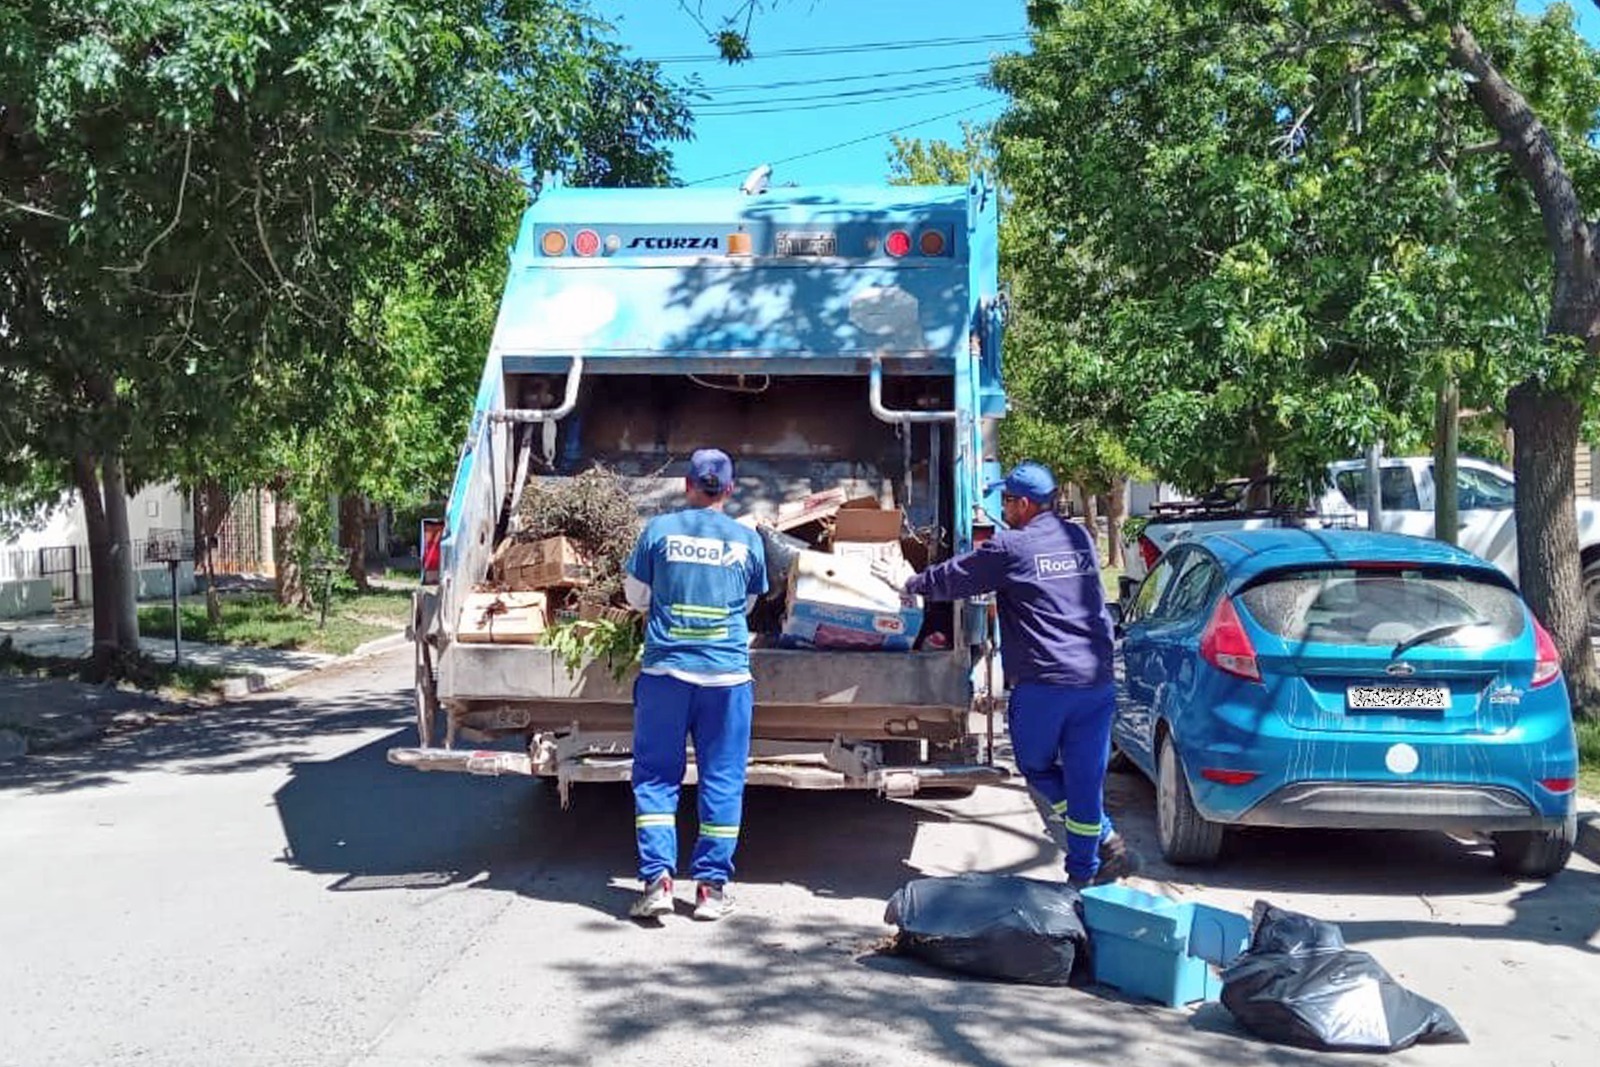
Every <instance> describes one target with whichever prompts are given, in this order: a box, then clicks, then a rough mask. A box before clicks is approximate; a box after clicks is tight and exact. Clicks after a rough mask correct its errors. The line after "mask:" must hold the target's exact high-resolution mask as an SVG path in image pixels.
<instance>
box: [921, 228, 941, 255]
mask: <svg viewBox="0 0 1600 1067" xmlns="http://www.w3.org/2000/svg"><path fill="white" fill-rule="evenodd" d="M945 248H946V245H945V239H944V234H942V233H940V232H939V231H938V230H923V231H922V232H921V233H919V234H917V251H919V252H921V253H922V254H923V255H925V256H942V255H944V254H945Z"/></svg>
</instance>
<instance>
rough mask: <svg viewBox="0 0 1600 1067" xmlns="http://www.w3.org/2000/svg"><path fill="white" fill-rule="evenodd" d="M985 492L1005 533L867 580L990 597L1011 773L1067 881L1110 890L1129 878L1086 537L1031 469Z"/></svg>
mask: <svg viewBox="0 0 1600 1067" xmlns="http://www.w3.org/2000/svg"><path fill="white" fill-rule="evenodd" d="M989 488H990V490H991V491H992V490H993V489H995V488H999V489H1000V491H1001V496H1000V500H1001V508H1002V510H1001V515H1002V517H1003V518H1004V519H1005V523H1006V526H1007V527H1009V528H1008V529H1005V530H1001V531H999V532H997V533H996V534H995V535H994V537H992V538H991V539H990V540H988V541H986V542H984V544H983V545H982V546H980V547H979V548H978V549H977V550H975V551H973V552H968V553H966V554H965V555H962V556H957V557H956V558H954V559H951V560H948V561H946V562H944V563H939V564H936V565H934V566H932V567H929V568H928V569H927V570H925V571H923V572H922V573H921V574H917V575H912V576H910V577H909V578H904V579H903V580H902V581H896V580H895V576H894V575H892V574H890V573H888V568H885V567H879V568H877V571H878V573H879V576H880V577H883V578H885V579H886V580H889V581H891V584H896V585H902V586H903V588H904V590H905V591H906V592H907V593H915V594H918V595H921V596H924V597H926V598H928V599H929V600H956V599H958V598H962V597H970V596H976V595H978V594H980V593H994V594H996V601H997V602H998V607H999V614H1000V661H1001V665H1002V666H1003V668H1004V670H1005V678H1006V686H1007V688H1008V689H1009V690H1010V694H1011V697H1010V703H1009V705H1008V707H1007V711H1006V722H1007V727H1008V729H1009V730H1010V733H1011V746H1012V751H1013V753H1014V755H1015V758H1016V761H1017V769H1018V770H1019V771H1021V772H1022V775H1023V777H1024V778H1026V779H1027V782H1028V785H1030V786H1031V787H1032V788H1033V789H1034V790H1035V791H1036V792H1037V793H1038V794H1039V795H1040V797H1042V798H1043V801H1044V804H1045V805H1046V806H1047V810H1048V812H1049V814H1048V815H1047V816H1046V820H1047V823H1046V827H1047V829H1050V830H1051V831H1052V836H1058V833H1057V832H1058V830H1059V829H1061V828H1063V827H1064V830H1065V834H1064V837H1065V843H1066V853H1067V875H1068V879H1069V880H1070V881H1071V882H1072V883H1073V884H1075V885H1090V884H1094V883H1098V882H1106V881H1112V880H1114V879H1116V878H1120V877H1122V876H1123V875H1125V874H1129V873H1131V871H1132V867H1133V857H1132V856H1131V854H1130V853H1129V852H1128V849H1127V847H1126V845H1125V844H1124V843H1123V841H1122V838H1121V837H1120V835H1117V834H1116V833H1115V832H1114V831H1113V829H1112V826H1111V818H1110V816H1109V815H1107V814H1106V811H1105V796H1104V790H1105V777H1106V758H1107V756H1108V755H1109V753H1110V743H1111V719H1112V716H1113V714H1114V713H1115V711H1116V695H1115V690H1114V688H1113V684H1112V673H1111V671H1112V664H1111V657H1112V633H1111V619H1110V617H1109V615H1108V614H1107V612H1106V601H1105V590H1104V587H1103V586H1102V585H1101V584H1100V565H1099V557H1098V553H1097V551H1096V548H1095V540H1094V535H1093V534H1092V533H1091V532H1090V531H1089V530H1087V529H1086V528H1084V527H1083V526H1081V525H1079V524H1078V523H1075V522H1069V521H1068V520H1067V519H1066V518H1064V517H1063V516H1061V515H1060V514H1058V513H1057V511H1056V483H1055V478H1054V477H1052V476H1051V474H1050V471H1049V470H1048V469H1047V468H1045V467H1043V466H1041V465H1040V464H1037V463H1021V464H1018V465H1017V466H1016V467H1015V468H1014V469H1013V470H1012V471H1011V473H1010V474H1009V475H1007V476H1006V479H1005V481H1004V482H1002V483H1000V484H999V485H998V486H990V487H989ZM1052 824H1053V825H1052ZM1058 839H1059V838H1058Z"/></svg>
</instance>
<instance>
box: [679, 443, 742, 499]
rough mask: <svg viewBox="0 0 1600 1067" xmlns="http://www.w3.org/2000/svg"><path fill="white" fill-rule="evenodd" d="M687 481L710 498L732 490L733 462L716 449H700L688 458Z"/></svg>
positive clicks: (724, 453)
mask: <svg viewBox="0 0 1600 1067" xmlns="http://www.w3.org/2000/svg"><path fill="white" fill-rule="evenodd" d="M689 481H691V482H693V483H694V485H695V488H697V489H700V490H701V491H703V492H707V493H710V494H711V495H712V496H721V495H722V494H723V493H726V492H727V491H728V490H729V489H732V488H733V460H731V459H729V458H728V454H727V453H726V452H723V451H722V450H720V449H716V448H702V449H699V450H697V451H696V452H695V454H694V455H692V456H690V457H689Z"/></svg>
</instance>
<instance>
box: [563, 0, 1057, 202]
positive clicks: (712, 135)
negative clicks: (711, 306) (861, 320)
mask: <svg viewBox="0 0 1600 1067" xmlns="http://www.w3.org/2000/svg"><path fill="white" fill-rule="evenodd" d="M687 6H688V7H689V8H691V9H698V8H699V7H701V6H703V8H704V12H705V16H706V22H707V24H708V25H710V26H711V27H712V28H713V29H715V28H716V27H717V25H718V22H719V19H718V16H720V15H721V14H723V13H726V12H731V11H733V10H734V9H735V8H737V7H738V3H737V2H736V0H704V4H703V5H700V4H699V3H698V2H697V0H688V5H687ZM593 7H594V9H595V10H596V12H597V13H598V14H600V15H601V16H602V17H604V18H605V19H606V20H607V21H609V22H611V23H613V24H614V25H615V26H616V28H617V32H618V36H619V38H620V39H621V40H622V42H623V43H624V44H626V45H627V46H628V47H629V48H630V49H631V50H632V51H633V53H634V54H636V55H638V56H641V57H645V58H650V59H671V60H673V61H672V62H667V63H664V64H663V66H662V69H663V71H664V72H665V73H667V74H668V75H670V76H672V77H674V78H675V79H677V80H687V79H689V78H691V77H698V78H699V81H700V85H701V87H702V88H704V89H705V90H706V92H707V94H708V95H707V97H706V98H705V99H703V100H701V101H699V102H698V103H697V104H696V108H695V111H696V114H695V140H694V141H692V142H690V143H688V144H682V145H677V146H675V147H674V150H673V154H674V156H675V158H676V160H677V172H678V175H679V177H680V178H682V179H683V180H684V181H685V182H690V183H699V184H704V185H709V186H716V185H728V186H736V185H738V183H739V181H740V179H741V178H742V177H743V176H744V174H745V173H746V172H747V171H749V170H750V169H751V168H753V167H755V166H757V165H758V164H760V163H769V162H770V163H773V164H774V172H773V182H774V183H775V184H781V183H786V182H795V183H798V184H801V185H815V184H818V183H822V182H861V183H869V184H875V183H880V182H882V181H883V180H884V179H885V178H886V177H887V176H888V173H889V163H888V156H889V136H888V133H887V132H885V131H888V130H891V129H902V130H903V131H904V134H905V135H906V136H909V137H921V138H924V139H929V138H943V139H946V140H956V139H959V138H960V135H961V128H960V123H961V122H962V120H964V119H965V120H968V121H974V120H976V121H984V120H988V119H993V118H994V117H996V116H997V115H999V114H1000V110H1001V107H1002V105H1003V102H1004V97H1002V96H1001V95H1000V94H999V93H995V92H991V91H989V90H987V89H984V88H982V87H981V86H980V85H979V84H978V81H979V77H980V76H981V75H982V74H983V73H984V71H985V70H986V68H987V60H988V59H989V57H990V56H992V55H995V54H998V53H1001V52H1007V51H1016V50H1019V49H1022V48H1024V47H1025V46H1026V44H1027V38H1026V30H1027V17H1026V15H1025V13H1024V5H1023V2H1022V0H990V2H988V3H973V2H962V0H765V2H764V3H763V5H762V10H760V11H759V12H757V14H756V15H755V20H754V22H753V24H752V25H751V29H750V38H751V43H752V49H753V51H754V52H755V58H754V59H752V60H751V61H749V62H746V63H742V64H740V65H738V66H735V67H730V66H728V65H727V64H726V63H722V62H719V61H717V59H716V56H715V50H714V49H713V48H712V46H711V45H709V44H708V43H707V42H706V35H705V32H704V31H703V30H702V29H701V28H700V27H699V26H698V25H696V23H695V20H694V18H693V17H692V16H691V15H689V14H686V13H685V11H684V8H683V7H682V6H680V5H679V4H678V3H677V0H594V2H593ZM985 38H986V39H985ZM858 46H866V47H859V50H854V51H839V49H844V48H857V47H858ZM797 51H804V52H808V53H810V54H804V55H785V54H783V53H786V52H797ZM680 57H692V58H695V59H697V60H698V61H695V62H681V61H678V60H679V58H680ZM823 79H828V80H826V81H824V80H823ZM844 94H854V95H848V96H847V95H844ZM952 112H959V113H958V114H951V113H952ZM937 116H944V117H942V118H941V117H937ZM929 120H931V121H929ZM847 141H857V143H855V144H850V145H845V146H844V147H839V148H835V149H833V150H831V151H821V150H822V149H829V148H830V147H831V146H835V145H841V144H842V143H843V142H847ZM801 155H803V156H804V158H801V159H792V160H790V161H789V162H779V160H783V159H787V158H788V157H792V156H801ZM729 172H733V173H731V174H730V173H729ZM717 175H726V176H724V177H715V176H717ZM703 179H713V180H709V181H703Z"/></svg>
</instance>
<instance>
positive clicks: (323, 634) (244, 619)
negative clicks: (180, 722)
mask: <svg viewBox="0 0 1600 1067" xmlns="http://www.w3.org/2000/svg"><path fill="white" fill-rule="evenodd" d="M180 611H181V612H182V615H183V639H184V640H185V641H204V642H207V643H210V644H220V645H249V646H252V647H255V648H276V649H296V650H299V651H303V652H325V653H328V654H330V655H336V656H343V655H348V654H349V653H351V652H354V651H355V650H356V648H357V647H359V646H360V645H362V644H365V643H366V642H368V641H371V640H373V639H374V638H378V637H383V636H384V635H385V634H391V633H394V632H395V631H396V630H399V629H403V628H404V627H405V624H406V619H407V617H408V616H409V615H410V613H411V594H410V592H409V591H402V590H386V589H375V590H373V591H372V592H370V593H354V592H345V591H341V590H339V589H335V590H334V591H333V597H332V599H331V600H330V601H329V604H328V620H327V625H326V626H325V627H319V625H318V623H319V621H320V619H321V613H320V612H319V611H318V610H317V609H315V608H313V609H312V610H310V611H301V610H300V609H299V608H296V607H284V606H283V605H281V604H279V603H278V602H277V601H276V600H274V599H273V598H272V597H271V596H269V595H266V594H255V593H253V594H248V595H244V596H230V597H224V598H223V600H222V621H221V622H220V623H218V624H213V623H212V622H211V620H210V619H209V618H207V617H206V606H205V602H204V600H195V601H192V602H189V603H185V604H182V605H181V606H180ZM139 632H140V633H141V634H143V635H145V636H146V637H171V636H172V609H171V608H170V607H145V608H140V609H139Z"/></svg>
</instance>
